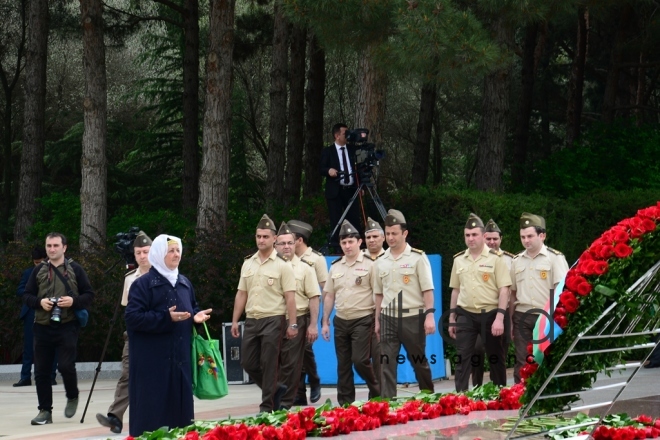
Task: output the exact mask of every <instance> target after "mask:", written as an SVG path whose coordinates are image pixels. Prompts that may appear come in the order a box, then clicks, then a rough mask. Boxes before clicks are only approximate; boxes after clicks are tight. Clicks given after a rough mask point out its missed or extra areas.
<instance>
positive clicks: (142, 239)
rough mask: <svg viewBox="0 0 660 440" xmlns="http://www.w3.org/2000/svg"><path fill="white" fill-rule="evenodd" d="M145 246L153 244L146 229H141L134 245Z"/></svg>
mask: <svg viewBox="0 0 660 440" xmlns="http://www.w3.org/2000/svg"><path fill="white" fill-rule="evenodd" d="M145 246H151V238H149V236H148V235H147V234H145V233H144V231H140V232H138V235H137V237H135V240H134V241H133V247H134V248H136V247H145Z"/></svg>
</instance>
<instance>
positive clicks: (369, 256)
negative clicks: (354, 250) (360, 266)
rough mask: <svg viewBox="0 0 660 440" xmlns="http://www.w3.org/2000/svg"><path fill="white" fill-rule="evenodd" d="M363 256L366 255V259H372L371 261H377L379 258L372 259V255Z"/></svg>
mask: <svg viewBox="0 0 660 440" xmlns="http://www.w3.org/2000/svg"><path fill="white" fill-rule="evenodd" d="M362 255H364V256H365V258H368V259H370V260H371V261H376V258H378V257H376V258H374V257H372V256H371V255H370V254H362Z"/></svg>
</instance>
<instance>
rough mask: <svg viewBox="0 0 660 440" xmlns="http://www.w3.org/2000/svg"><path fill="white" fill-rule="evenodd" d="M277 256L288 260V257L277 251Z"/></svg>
mask: <svg viewBox="0 0 660 440" xmlns="http://www.w3.org/2000/svg"><path fill="white" fill-rule="evenodd" d="M277 256H278V257H279V258H281V259H283V260H284V261H289V259H288V258H287V257H285V256H284V255H282V254H280V253H279V252H278V253H277Z"/></svg>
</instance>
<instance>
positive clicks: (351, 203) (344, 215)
mask: <svg viewBox="0 0 660 440" xmlns="http://www.w3.org/2000/svg"><path fill="white" fill-rule="evenodd" d="M363 187H364V184H360V186H359V187H358V189H357V190H356V191H355V194H353V197H351V200H349V201H348V204H347V205H346V209H344V212H343V213H342V214H341V217H340V218H339V221H338V222H337V224H336V225H335V227H334V229H333V230H332V232H331V233H330V236H329V237H328V243H326V246H325V247H327V248H328V249H330V248H331V247H332V237H334V236H335V234H336V233H337V231H339V229H340V228H341V224H342V223H343V222H344V219H345V218H346V215H348V212H349V211H350V210H351V206H353V203H354V202H355V199H357V197H358V195H359V194H360V191H362V189H363ZM354 226H355V227H356V228H359V225H354Z"/></svg>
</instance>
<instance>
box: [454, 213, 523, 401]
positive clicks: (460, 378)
mask: <svg viewBox="0 0 660 440" xmlns="http://www.w3.org/2000/svg"><path fill="white" fill-rule="evenodd" d="M464 236H465V244H466V245H467V247H468V248H467V249H466V250H465V251H464V252H459V253H458V254H456V255H454V264H453V266H452V269H451V278H450V280H449V287H451V288H452V292H451V303H450V314H449V324H450V325H449V336H451V337H452V338H455V339H456V352H457V354H458V359H457V362H456V376H455V384H456V391H465V390H467V389H468V384H469V381H470V373H471V372H472V364H473V363H474V360H475V359H474V358H473V356H474V345H475V342H476V339H477V336H478V335H481V337H482V338H483V340H484V343H485V346H486V353H487V354H488V362H489V365H490V370H491V379H492V381H493V383H494V384H495V385H501V386H504V385H506V344H505V342H506V337H505V334H504V325H505V323H506V325H507V326H508V324H509V323H508V318H507V317H506V316H505V315H506V308H507V305H508V303H509V286H510V285H511V277H510V276H509V271H508V270H507V267H506V263H505V262H504V260H503V259H502V257H501V254H498V252H496V251H494V250H492V249H489V248H488V246H486V244H485V239H484V224H483V222H482V221H481V219H480V218H479V217H478V216H476V215H475V214H470V216H469V218H468V221H467V223H466V224H465V228H464Z"/></svg>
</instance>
